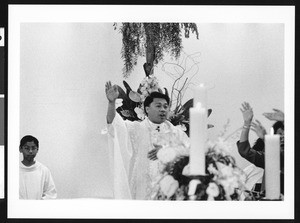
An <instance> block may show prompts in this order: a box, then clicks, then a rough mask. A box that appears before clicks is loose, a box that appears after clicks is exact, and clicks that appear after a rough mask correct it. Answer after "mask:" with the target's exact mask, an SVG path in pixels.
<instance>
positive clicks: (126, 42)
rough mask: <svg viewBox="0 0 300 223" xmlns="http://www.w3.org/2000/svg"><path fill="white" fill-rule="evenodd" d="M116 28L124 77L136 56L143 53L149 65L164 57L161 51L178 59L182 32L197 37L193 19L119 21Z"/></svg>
mask: <svg viewBox="0 0 300 223" xmlns="http://www.w3.org/2000/svg"><path fill="white" fill-rule="evenodd" d="M113 26H114V29H115V30H116V29H117V26H118V25H117V23H114V25H113ZM119 31H120V33H121V34H122V50H121V55H122V56H121V57H122V59H123V61H124V68H123V75H124V77H128V76H129V75H130V73H131V72H132V71H133V68H134V66H135V65H136V64H137V59H138V57H139V56H146V60H147V63H151V66H153V65H155V64H157V63H158V62H159V61H161V60H162V59H163V57H164V52H168V53H170V55H171V56H172V57H174V58H175V59H178V58H179V56H180V52H181V50H182V48H183V47H182V32H184V37H185V38H189V36H190V33H195V35H196V37H197V39H198V38H199V37H198V35H199V34H198V29H197V25H196V24H195V23H122V25H121V26H120V27H119ZM147 54H148V55H147Z"/></svg>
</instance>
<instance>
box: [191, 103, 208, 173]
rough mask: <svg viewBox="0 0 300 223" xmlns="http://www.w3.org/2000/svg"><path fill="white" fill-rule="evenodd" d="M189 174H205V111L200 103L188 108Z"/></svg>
mask: <svg viewBox="0 0 300 223" xmlns="http://www.w3.org/2000/svg"><path fill="white" fill-rule="evenodd" d="M190 140H191V148H190V174H191V175H205V152H206V140H207V112H206V109H205V108H204V107H202V106H201V103H199V102H198V103H197V104H196V106H194V107H193V108H190Z"/></svg>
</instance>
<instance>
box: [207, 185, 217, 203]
mask: <svg viewBox="0 0 300 223" xmlns="http://www.w3.org/2000/svg"><path fill="white" fill-rule="evenodd" d="M206 193H207V195H208V197H217V196H218V195H219V194H220V191H219V187H218V185H217V184H216V183H213V182H211V183H209V184H208V187H207V188H206ZM210 200H213V199H210Z"/></svg>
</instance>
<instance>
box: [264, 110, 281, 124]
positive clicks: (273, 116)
mask: <svg viewBox="0 0 300 223" xmlns="http://www.w3.org/2000/svg"><path fill="white" fill-rule="evenodd" d="M273 111H274V112H265V113H263V116H265V117H266V118H267V119H269V120H271V121H282V122H283V121H284V113H283V112H282V111H280V110H279V109H275V108H273Z"/></svg>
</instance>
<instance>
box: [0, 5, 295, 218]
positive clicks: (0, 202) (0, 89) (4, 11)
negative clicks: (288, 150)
mask: <svg viewBox="0 0 300 223" xmlns="http://www.w3.org/2000/svg"><path fill="white" fill-rule="evenodd" d="M9 4H126V5H127V4H139V5H141V4H142V5H145V4H146V5H147V4H149V5H153V4H157V5H172V4H173V5H267V6H270V5H274V6H276V5H279V6H280V5H294V6H296V1H287V0H260V1H249V0H244V1H231V0H218V1H216V0H205V1H202V0H185V1H179V0H175V1H168V0H152V1H149V0H146V1H145V0H144V1H138V0H130V1H124V0H123V1H122V0H105V1H103V0H98V1H97V0H93V1H91V0H86V1H84V0H81V1H78V0H61V1H58V0H55V1H54V0H52V1H51V0H48V1H37V0H36V1H32V0H31V1H30V0H23V1H21V0H19V1H12V0H1V1H0V27H4V28H5V47H0V94H4V96H5V98H3V99H0V100H1V104H0V116H1V117H0V134H1V136H0V145H4V146H5V168H4V169H5V170H7V153H6V151H7V149H12V148H7V143H6V139H7V134H6V133H7V98H9V95H7V55H8V54H7V52H8V51H7V46H8V38H7V37H8V28H9V27H8V5H9ZM297 9H298V8H297V6H296V19H295V29H296V36H295V37H296V38H295V49H296V51H295V113H294V114H295V182H296V184H295V205H296V206H295V220H286V221H285V222H297V221H296V219H298V218H299V213H300V210H299V205H298V201H299V189H298V188H299V187H297V185H298V181H299V176H298V170H299V169H300V164H299V163H300V162H299V152H298V150H299V148H297V145H298V141H299V138H300V137H299V135H300V132H299V128H298V126H299V125H297V124H298V123H299V122H298V121H299V118H298V117H299V116H300V114H299V113H297V108H298V107H297V97H296V96H297V95H298V94H299V90H298V88H297V86H299V84H298V83H299V78H298V77H297V73H298V72H297V71H298V66H297V65H298V63H297V60H298V58H299V57H298V52H299V51H298V45H299V44H297V40H298V38H297V37H298V32H297V30H298V29H297V28H298V26H299V22H297V20H298V17H299V16H298V15H297ZM154 13H155V12H154ZM54 16H55V15H54ZM254 16H255V15H254ZM2 104H3V105H2ZM2 106H3V107H4V108H3V107H2ZM3 111H4V114H3ZM2 117H3V118H2ZM2 120H3V121H4V123H3V122H2ZM3 131H4V133H3ZM297 136H298V137H299V138H298V137H297ZM5 172H6V173H5V182H7V171H5ZM4 194H5V199H0V223H9V222H90V221H92V222H112V221H113V222H115V221H118V222H153V221H155V220H151V219H148V220H146V219H144V220H138V219H135V220H132V219H120V220H108V219H102V220H99V219H98V220H95V219H90V220H83V219H81V220H80V219H72V220H71V219H69V220H68V219H52V220H50V219H48V220H47V219H43V220H41V219H34V220H33V219H7V188H5V193H4ZM24 208H30V207H24ZM149 211H151V210H149ZM199 211H201V210H199ZM274 211H280V210H274ZM216 214H217V213H216ZM187 218H188V217H187ZM253 218H254V219H253V220H224V219H223V220H218V221H216V220H212V219H209V220H207V219H206V220H205V219H203V220H184V219H183V220H175V219H173V220H170V219H169V220H164V221H166V222H172V223H173V222H178V221H179V222H212V221H213V222H241V221H247V222H279V221H280V222H282V220H258V219H255V213H253ZM157 220H158V222H160V221H161V220H159V219H157Z"/></svg>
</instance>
